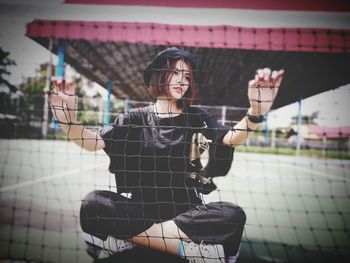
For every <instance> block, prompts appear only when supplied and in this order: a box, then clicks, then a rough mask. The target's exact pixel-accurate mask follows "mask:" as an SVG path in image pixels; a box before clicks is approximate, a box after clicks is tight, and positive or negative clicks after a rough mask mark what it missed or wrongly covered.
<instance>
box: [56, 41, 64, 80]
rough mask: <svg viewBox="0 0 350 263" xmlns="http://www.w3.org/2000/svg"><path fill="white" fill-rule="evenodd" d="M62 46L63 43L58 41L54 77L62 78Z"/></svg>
mask: <svg viewBox="0 0 350 263" xmlns="http://www.w3.org/2000/svg"><path fill="white" fill-rule="evenodd" d="M64 46H65V42H64V41H63V40H60V41H59V43H58V51H57V53H58V54H57V55H58V64H57V68H56V77H62V78H63V77H64Z"/></svg>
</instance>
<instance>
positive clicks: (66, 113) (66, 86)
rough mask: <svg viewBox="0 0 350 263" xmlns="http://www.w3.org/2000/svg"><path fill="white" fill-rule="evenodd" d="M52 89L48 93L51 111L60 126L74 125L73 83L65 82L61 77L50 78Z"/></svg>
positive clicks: (74, 100)
mask: <svg viewBox="0 0 350 263" xmlns="http://www.w3.org/2000/svg"><path fill="white" fill-rule="evenodd" d="M51 83H52V84H53V86H54V88H53V89H52V90H50V91H49V92H48V94H49V103H50V107H51V111H52V113H53V115H54V116H55V118H56V120H57V121H58V122H60V123H62V124H73V123H76V122H77V121H76V112H77V107H76V96H75V88H76V84H75V82H74V81H70V82H66V81H65V80H64V79H63V78H61V77H52V78H51Z"/></svg>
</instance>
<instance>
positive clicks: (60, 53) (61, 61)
mask: <svg viewBox="0 0 350 263" xmlns="http://www.w3.org/2000/svg"><path fill="white" fill-rule="evenodd" d="M64 46H65V42H64V40H60V41H59V42H58V50H57V56H58V63H57V67H56V77H61V78H63V77H64ZM51 126H52V127H54V128H57V127H58V124H57V122H56V120H55V118H52V122H51Z"/></svg>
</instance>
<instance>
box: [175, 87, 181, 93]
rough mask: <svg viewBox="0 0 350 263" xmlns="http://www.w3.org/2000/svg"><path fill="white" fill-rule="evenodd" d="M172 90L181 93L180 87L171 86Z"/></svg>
mask: <svg viewBox="0 0 350 263" xmlns="http://www.w3.org/2000/svg"><path fill="white" fill-rule="evenodd" d="M173 89H174V90H175V92H177V93H180V94H182V92H183V91H182V88H179V87H174V88H173Z"/></svg>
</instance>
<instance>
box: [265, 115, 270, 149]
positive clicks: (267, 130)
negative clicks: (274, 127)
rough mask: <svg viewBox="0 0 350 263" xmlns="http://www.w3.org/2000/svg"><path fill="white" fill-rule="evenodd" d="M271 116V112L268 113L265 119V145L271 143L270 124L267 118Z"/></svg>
mask: <svg viewBox="0 0 350 263" xmlns="http://www.w3.org/2000/svg"><path fill="white" fill-rule="evenodd" d="M268 117H269V114H268V113H266V118H265V121H264V135H265V145H266V146H268V145H269V125H268V122H267V118H268Z"/></svg>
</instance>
